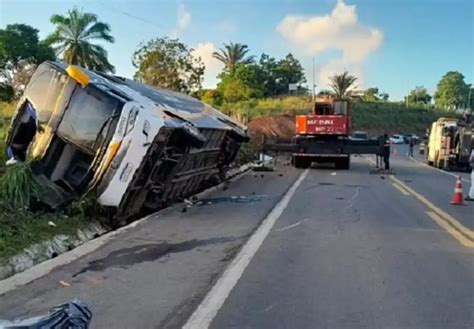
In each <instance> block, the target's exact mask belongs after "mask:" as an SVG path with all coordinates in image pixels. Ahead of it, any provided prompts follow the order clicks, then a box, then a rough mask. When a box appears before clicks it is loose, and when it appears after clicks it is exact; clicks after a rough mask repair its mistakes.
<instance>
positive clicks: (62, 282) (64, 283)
mask: <svg viewBox="0 0 474 329" xmlns="http://www.w3.org/2000/svg"><path fill="white" fill-rule="evenodd" d="M59 284H60V285H61V286H63V287H66V288H68V287H70V286H71V284H70V283H69V282H66V281H64V280H61V281H59Z"/></svg>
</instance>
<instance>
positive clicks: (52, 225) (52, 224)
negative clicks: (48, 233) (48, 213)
mask: <svg viewBox="0 0 474 329" xmlns="http://www.w3.org/2000/svg"><path fill="white" fill-rule="evenodd" d="M48 225H49V226H51V227H56V226H57V225H56V224H55V223H54V222H52V221H49V222H48Z"/></svg>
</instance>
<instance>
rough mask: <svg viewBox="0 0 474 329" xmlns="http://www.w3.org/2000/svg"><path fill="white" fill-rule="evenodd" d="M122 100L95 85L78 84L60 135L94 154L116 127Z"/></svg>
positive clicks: (63, 120)
mask: <svg viewBox="0 0 474 329" xmlns="http://www.w3.org/2000/svg"><path fill="white" fill-rule="evenodd" d="M120 108H121V106H120V104H119V101H118V100H117V99H115V98H113V97H112V96H110V95H108V94H106V93H105V92H103V91H100V90H98V89H95V88H93V87H87V88H81V87H80V86H76V88H75V89H74V92H73V93H72V96H71V99H70V101H69V105H68V107H67V108H66V110H65V113H64V116H63V119H62V120H61V123H60V124H59V127H58V132H57V133H58V136H59V137H61V138H64V139H66V140H68V141H69V142H71V143H73V144H75V145H76V146H77V147H79V148H81V149H83V150H84V151H86V152H88V153H90V154H94V153H95V152H96V151H97V150H98V148H99V147H100V145H101V143H99V142H98V141H102V142H103V141H104V140H105V139H106V135H107V132H108V131H110V130H113V129H114V128H115V127H116V124H117V120H116V118H118V116H119V114H120Z"/></svg>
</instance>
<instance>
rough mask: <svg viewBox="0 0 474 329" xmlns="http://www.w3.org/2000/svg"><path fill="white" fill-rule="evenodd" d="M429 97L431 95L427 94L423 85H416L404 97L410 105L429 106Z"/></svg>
mask: <svg viewBox="0 0 474 329" xmlns="http://www.w3.org/2000/svg"><path fill="white" fill-rule="evenodd" d="M431 98H432V97H431V95H430V94H428V90H427V89H426V88H425V87H423V86H417V87H415V89H413V90H412V91H410V94H409V95H408V96H406V97H405V101H406V102H407V103H408V104H411V105H418V106H419V105H422V106H423V105H424V106H429V105H430V103H431Z"/></svg>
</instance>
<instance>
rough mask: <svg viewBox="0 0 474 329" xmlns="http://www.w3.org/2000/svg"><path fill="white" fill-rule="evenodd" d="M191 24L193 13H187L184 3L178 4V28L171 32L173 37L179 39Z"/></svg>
mask: <svg viewBox="0 0 474 329" xmlns="http://www.w3.org/2000/svg"><path fill="white" fill-rule="evenodd" d="M190 24H191V13H190V12H189V11H187V9H186V6H185V5H184V3H182V2H179V3H178V14H177V18H176V27H175V28H174V29H173V30H172V31H171V33H170V34H171V37H172V38H177V37H179V36H180V35H181V34H182V33H183V32H184V31H186V29H187V28H188V27H189V25H190Z"/></svg>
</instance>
